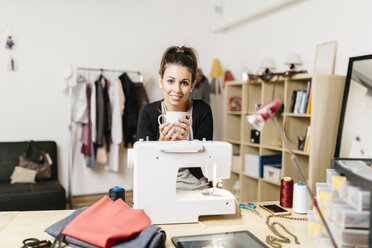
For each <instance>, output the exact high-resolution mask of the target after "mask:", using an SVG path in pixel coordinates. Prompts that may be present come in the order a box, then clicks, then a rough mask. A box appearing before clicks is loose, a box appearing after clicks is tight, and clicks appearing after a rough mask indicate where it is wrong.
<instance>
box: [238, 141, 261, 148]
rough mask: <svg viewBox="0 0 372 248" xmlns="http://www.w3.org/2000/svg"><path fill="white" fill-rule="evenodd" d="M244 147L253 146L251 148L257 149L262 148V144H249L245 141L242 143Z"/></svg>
mask: <svg viewBox="0 0 372 248" xmlns="http://www.w3.org/2000/svg"><path fill="white" fill-rule="evenodd" d="M242 145H245V146H251V147H257V148H259V147H260V144H256V143H251V142H247V141H243V142H242Z"/></svg>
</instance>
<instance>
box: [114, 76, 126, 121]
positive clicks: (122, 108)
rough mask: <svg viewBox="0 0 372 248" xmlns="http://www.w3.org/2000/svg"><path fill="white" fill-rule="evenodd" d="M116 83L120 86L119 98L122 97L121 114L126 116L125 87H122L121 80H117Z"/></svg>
mask: <svg viewBox="0 0 372 248" xmlns="http://www.w3.org/2000/svg"><path fill="white" fill-rule="evenodd" d="M116 83H117V85H118V90H119V96H120V112H121V115H124V107H125V95H124V90H123V85H121V81H120V80H119V79H117V80H116Z"/></svg>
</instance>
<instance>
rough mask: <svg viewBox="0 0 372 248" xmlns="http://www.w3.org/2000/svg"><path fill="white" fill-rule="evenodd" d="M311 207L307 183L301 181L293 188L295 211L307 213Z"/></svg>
mask: <svg viewBox="0 0 372 248" xmlns="http://www.w3.org/2000/svg"><path fill="white" fill-rule="evenodd" d="M308 209H309V195H308V193H307V190H306V186H305V184H303V183H301V182H299V183H296V184H295V185H294V189H293V208H292V210H293V212H295V213H299V214H306V213H307V210H308Z"/></svg>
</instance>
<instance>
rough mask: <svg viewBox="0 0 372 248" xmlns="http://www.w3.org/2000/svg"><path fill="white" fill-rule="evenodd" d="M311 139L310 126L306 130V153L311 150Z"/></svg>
mask: <svg viewBox="0 0 372 248" xmlns="http://www.w3.org/2000/svg"><path fill="white" fill-rule="evenodd" d="M309 139H310V126H308V127H307V130H306V137H305V145H304V152H308V149H309Z"/></svg>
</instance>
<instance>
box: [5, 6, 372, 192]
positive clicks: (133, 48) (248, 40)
mask: <svg viewBox="0 0 372 248" xmlns="http://www.w3.org/2000/svg"><path fill="white" fill-rule="evenodd" d="M272 1H273V2H274V0H272ZM277 1H278V0H276V1H275V2H277ZM265 3H267V1H266V2H265ZM260 4H262V1H259V0H250V1H246V0H229V1H228V0H218V1H215V0H204V1H198V0H162V1H151V0H148V1H145V0H137V1H118V0H91V1H84V0H64V1H57V0H32V1H27V0H2V1H1V2H0V31H1V29H2V27H3V26H5V25H6V24H7V23H8V22H9V21H11V22H12V23H13V31H14V36H15V37H16V40H17V42H18V44H17V45H18V47H17V50H16V51H15V52H14V55H15V58H16V61H18V63H19V71H17V72H9V71H7V66H6V61H7V59H8V56H9V53H8V52H9V51H7V50H5V49H4V48H3V45H1V44H3V42H4V43H5V40H6V36H7V35H8V31H5V32H3V33H2V34H0V141H15V140H28V139H34V140H40V139H44V140H46V139H48V140H50V139H51V140H55V141H56V142H57V144H58V148H59V150H58V152H59V165H60V179H61V181H62V183H63V185H64V186H65V187H66V188H67V154H68V129H67V126H68V98H67V95H66V93H65V92H63V91H61V90H60V88H59V81H60V68H61V66H62V65H64V64H66V63H71V64H73V65H75V66H85V67H99V68H100V67H103V68H113V69H126V70H144V71H145V72H146V73H147V74H148V75H149V76H150V78H151V79H152V83H153V85H152V86H153V87H152V88H153V89H154V91H151V92H149V94H150V97H151V100H155V99H157V98H158V97H159V92H158V91H157V83H156V78H157V71H158V66H159V63H160V58H161V55H162V52H163V50H164V49H165V48H166V47H168V46H169V45H174V44H177V45H184V44H185V45H188V46H192V47H195V48H196V49H197V50H198V52H199V58H200V66H201V67H202V68H203V70H204V71H205V73H206V74H208V72H209V71H210V66H211V63H212V60H213V58H215V57H218V58H220V60H221V63H222V65H223V67H224V68H225V69H231V70H232V71H233V73H234V75H235V77H236V78H239V72H240V70H241V68H242V67H243V66H246V67H248V68H250V69H251V70H252V71H253V72H255V71H257V70H258V68H259V65H260V63H261V60H262V58H263V57H265V56H271V57H273V58H274V59H275V61H276V64H277V70H278V71H282V70H285V69H286V67H285V66H284V65H283V64H282V62H283V61H284V59H285V56H286V55H287V53H288V52H289V51H292V50H293V51H297V52H299V53H300V54H301V56H302V59H303V61H304V65H303V67H302V68H304V69H307V70H309V71H312V67H313V61H314V57H315V48H316V44H318V43H320V42H324V41H329V40H337V41H338V51H337V58H336V70H335V73H336V74H340V75H345V74H346V69H347V63H348V58H349V57H350V56H357V55H362V54H369V53H371V48H370V47H371V44H372V34H371V32H370V24H371V23H372V15H370V13H369V12H370V10H371V9H372V2H370V1H367V0H358V1H348V0H312V1H304V2H301V3H299V4H296V5H293V6H291V7H289V8H287V9H284V10H281V11H278V12H274V13H271V14H270V15H267V16H264V17H262V18H259V19H256V20H254V21H251V22H248V23H245V24H242V25H240V26H238V27H236V28H234V29H231V30H229V31H227V32H223V33H218V34H213V33H211V32H210V26H211V25H213V24H216V23H219V22H220V21H223V20H229V18H231V17H233V16H236V15H239V14H243V13H244V12H246V11H245V10H247V9H248V10H252V9H254V8H255V7H257V6H259V5H260ZM215 5H221V6H223V15H220V14H216V13H215V12H214V11H215ZM221 111H222V110H221ZM220 124H221V123H220ZM120 156H121V157H120V158H121V164H120V167H121V170H120V173H110V172H105V171H98V172H95V171H90V170H88V169H86V168H85V167H84V166H83V165H75V168H77V169H76V170H75V178H74V184H73V185H74V188H73V194H74V195H79V194H90V193H98V192H107V190H108V189H109V188H110V187H111V186H112V185H114V184H119V185H122V186H124V187H126V188H127V189H128V188H131V184H132V177H131V171H130V170H127V169H124V166H125V159H126V152H125V151H122V152H121V155H120Z"/></svg>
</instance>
